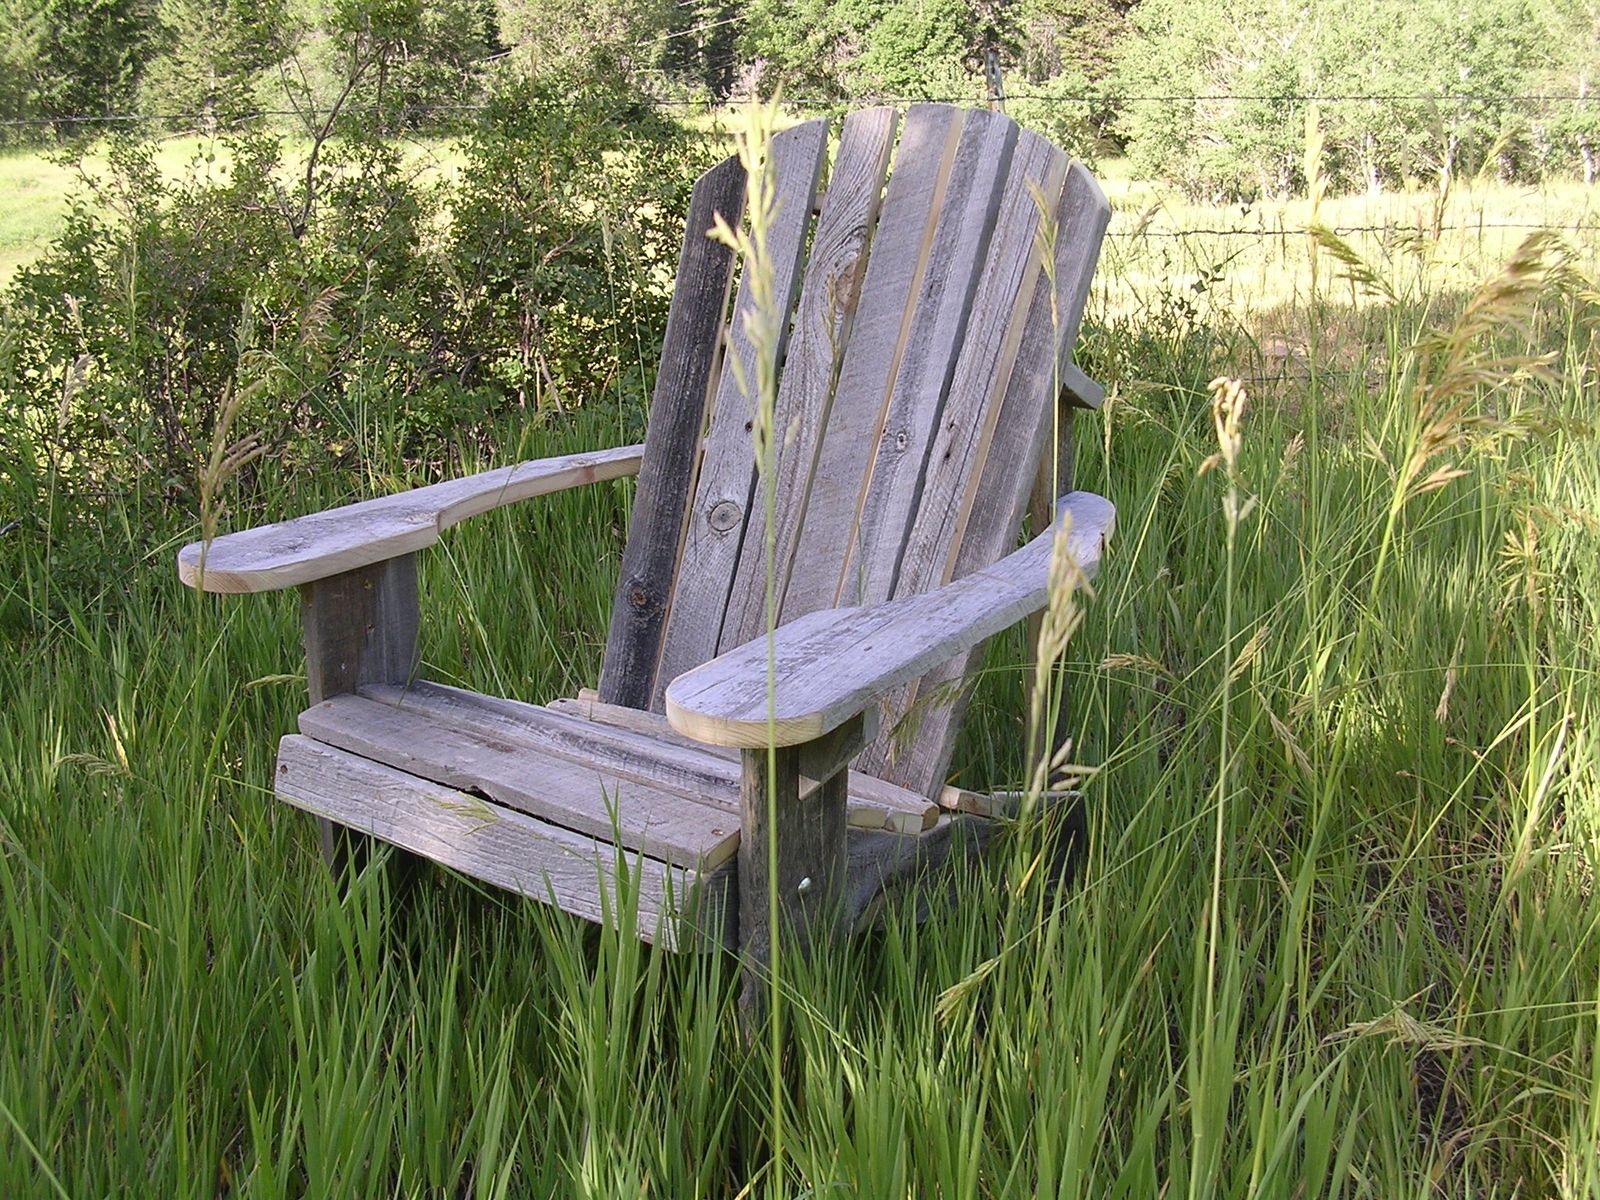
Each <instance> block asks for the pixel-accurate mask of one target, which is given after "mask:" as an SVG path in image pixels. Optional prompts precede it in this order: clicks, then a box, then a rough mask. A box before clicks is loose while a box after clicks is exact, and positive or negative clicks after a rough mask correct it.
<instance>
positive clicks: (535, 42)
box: [495, 0, 679, 87]
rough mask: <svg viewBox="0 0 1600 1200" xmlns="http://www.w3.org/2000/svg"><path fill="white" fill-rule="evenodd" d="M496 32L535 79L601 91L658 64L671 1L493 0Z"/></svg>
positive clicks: (673, 14)
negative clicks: (588, 83)
mask: <svg viewBox="0 0 1600 1200" xmlns="http://www.w3.org/2000/svg"><path fill="white" fill-rule="evenodd" d="M495 4H496V11H497V13H498V18H499V23H500V29H501V32H502V35H503V36H504V38H505V41H506V44H507V45H508V46H510V47H511V48H512V51H513V52H514V54H515V56H516V58H517V59H518V60H519V61H520V63H521V64H522V65H523V66H524V67H525V68H526V69H528V70H529V71H531V72H532V73H533V74H535V75H550V76H552V77H560V78H564V79H568V80H570V81H573V82H574V83H577V82H578V81H580V80H582V79H585V78H591V77H598V78H599V79H601V80H602V87H604V86H609V85H612V84H615V83H617V82H620V81H627V80H637V79H639V78H640V77H642V76H643V75H645V74H647V73H649V72H651V71H653V70H654V69H655V68H657V67H659V66H660V65H661V61H662V56H663V53H664V51H665V40H664V39H665V36H666V34H667V32H668V31H669V30H670V29H671V28H672V26H673V23H674V21H675V20H676V19H677V17H678V15H679V13H678V7H679V6H678V4H677V3H676V0H495Z"/></svg>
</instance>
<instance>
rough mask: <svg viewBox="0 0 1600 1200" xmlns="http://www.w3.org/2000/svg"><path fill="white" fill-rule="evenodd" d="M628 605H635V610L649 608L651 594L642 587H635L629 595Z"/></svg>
mask: <svg viewBox="0 0 1600 1200" xmlns="http://www.w3.org/2000/svg"><path fill="white" fill-rule="evenodd" d="M628 603H629V604H631V605H633V606H634V607H635V608H649V607H650V593H649V592H647V591H645V590H644V588H642V587H638V586H635V587H634V589H633V590H632V591H630V592H629V593H628Z"/></svg>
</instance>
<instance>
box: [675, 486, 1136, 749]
mask: <svg viewBox="0 0 1600 1200" xmlns="http://www.w3.org/2000/svg"><path fill="white" fill-rule="evenodd" d="M1059 511H1060V513H1061V514H1062V516H1063V517H1065V518H1066V519H1070V520H1071V533H1070V541H1069V552H1070V553H1071V554H1072V555H1073V556H1074V558H1076V560H1077V562H1078V563H1079V565H1080V567H1081V568H1082V569H1083V571H1084V573H1085V574H1086V575H1089V576H1091V577H1092V576H1093V574H1094V572H1095V571H1096V569H1097V568H1098V566H1099V562H1100V553H1101V547H1102V544H1103V542H1104V540H1105V538H1106V537H1108V536H1109V535H1110V532H1111V530H1112V527H1113V524H1114V522H1115V515H1116V513H1115V509H1113V508H1112V506H1111V505H1110V504H1109V503H1108V502H1107V501H1105V500H1103V499H1101V498H1100V497H1099V496H1095V495H1092V494H1090V493H1088V492H1074V493H1072V495H1070V496H1066V497H1063V498H1062V501H1061V508H1060V510H1059ZM1053 542H1054V534H1053V530H1052V531H1047V532H1046V533H1044V534H1042V535H1040V536H1039V537H1037V538H1035V539H1034V540H1033V541H1032V542H1030V543H1028V545H1027V546H1025V547H1023V548H1022V549H1021V550H1018V551H1016V552H1015V553H1013V554H1011V555H1008V556H1007V557H1006V558H1004V559H1001V560H1000V561H999V562H997V563H995V564H993V565H992V566H989V567H986V568H983V569H981V570H978V571H974V572H973V573H972V574H970V575H968V576H966V577H964V578H962V579H959V580H956V581H955V582H953V583H950V584H947V585H946V586H945V587H942V588H939V589H937V590H935V591H932V592H925V593H923V594H921V595H917V596H907V597H903V598H901V599H898V600H892V601H889V602H888V603H886V604H881V605H876V606H874V607H872V608H840V609H833V610H829V611H823V612H817V613H812V614H810V615H808V616H805V617H801V618H800V619H799V620H797V621H794V622H792V623H791V624H789V625H786V626H784V627H783V628H782V629H780V630H778V631H777V634H776V636H775V637H774V639H773V647H772V652H773V654H774V657H775V661H776V664H777V679H778V687H777V702H776V722H775V733H774V732H773V725H772V724H769V717H768V697H767V655H768V646H767V642H766V639H765V638H762V639H758V640H756V641H754V642H750V643H747V644H746V645H744V646H741V647H740V648H739V649H737V650H734V651H731V652H729V653H728V654H725V655H722V656H721V657H719V658H717V659H714V660H713V661H712V662H709V663H706V664H705V665H704V666H702V667H700V668H698V669H696V670H694V671H691V672H688V673H687V674H685V675H683V676H680V677H679V678H678V679H677V680H676V681H675V682H674V683H673V685H672V686H671V687H670V688H669V689H668V690H667V717H668V719H669V720H670V721H671V722H672V724H673V727H674V728H676V729H678V730H680V731H681V732H683V733H687V734H690V735H691V736H693V737H695V738H697V739H699V740H701V741H705V742H712V743H714V744H718V745H725V746H746V747H754V746H764V745H767V744H768V742H769V740H772V739H773V738H774V737H775V740H776V742H777V744H779V745H796V744H799V743H801V742H808V741H812V740H814V739H816V738H819V737H821V736H822V735H824V734H826V733H827V732H828V731H829V730H831V729H834V728H836V727H837V726H839V725H840V724H842V723H844V722H845V721H847V720H849V719H850V718H852V717H854V716H856V715H857V714H859V713H862V712H865V711H866V709H867V706H868V705H870V704H872V703H873V702H874V701H875V700H876V698H877V697H878V696H880V695H882V694H883V693H884V692H886V691H888V690H890V689H892V688H894V687H897V686H898V685H900V684H903V683H907V682H909V681H910V680H912V679H915V678H917V677H918V676H919V675H921V674H923V673H924V672H925V671H927V670H928V668H929V667H931V666H933V665H935V664H937V663H939V662H943V661H944V660H945V659H948V658H950V657H952V656H954V655H955V654H958V653H960V652H961V651H963V650H967V649H970V648H971V647H973V646H976V645H979V644H981V643H982V642H983V640H984V639H986V638H988V637H989V636H991V635H992V634H995V633H998V632H999V631H1000V630H1002V629H1004V628H1006V627H1007V626H1008V625H1011V624H1013V623H1015V622H1016V621H1018V620H1020V619H1021V618H1023V617H1025V616H1026V615H1027V614H1028V613H1030V612H1032V611H1034V610H1035V609H1037V608H1039V607H1040V606H1042V605H1043V603H1044V601H1045V598H1046V593H1047V584H1048V575H1049V562H1050V553H1051V548H1052V545H1053Z"/></svg>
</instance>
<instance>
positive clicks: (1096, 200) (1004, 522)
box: [862, 163, 1111, 795]
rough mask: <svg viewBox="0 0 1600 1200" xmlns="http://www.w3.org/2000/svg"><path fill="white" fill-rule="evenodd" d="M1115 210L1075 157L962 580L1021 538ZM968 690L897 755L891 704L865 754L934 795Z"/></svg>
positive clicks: (954, 675)
mask: <svg viewBox="0 0 1600 1200" xmlns="http://www.w3.org/2000/svg"><path fill="white" fill-rule="evenodd" d="M1110 219H1111V207H1110V205H1109V204H1108V203H1107V202H1106V198H1105V194H1104V193H1103V192H1102V191H1101V190H1100V187H1099V185H1098V184H1096V183H1095V181H1094V178H1093V177H1092V176H1091V175H1090V174H1089V172H1088V171H1087V170H1085V169H1084V167H1083V165H1082V164H1081V163H1074V164H1072V166H1071V168H1070V169H1069V171H1068V172H1067V181H1066V185H1065V186H1064V187H1063V189H1062V192H1061V200H1060V203H1059V204H1058V205H1057V208H1056V229H1057V235H1056V245H1055V288H1056V296H1055V299H1054V304H1053V305H1052V299H1051V296H1050V289H1049V286H1048V280H1047V279H1044V278H1041V280H1040V285H1039V287H1038V289H1037V291H1036V293H1035V296H1034V300H1033V303H1032V306H1031V307H1030V308H1029V310H1028V315H1027V322H1026V325H1025V326H1024V328H1023V333H1022V339H1021V343H1020V345H1019V346H1018V349H1017V352H1016V358H1015V361H1014V363H1013V366H1012V369H1011V376H1010V380H1009V382H1008V385H1007V388H1006V391H1005V395H1004V398H1003V399H1002V400H1001V402H1000V403H1001V411H1000V416H999V418H998V423H997V425H996V426H995V432H994V435H993V437H992V439H991V443H990V446H989V450H988V453H987V455H986V457H985V459H984V462H983V466H982V468H981V470H979V471H978V472H976V473H975V475H974V480H973V490H972V492H971V499H970V502H969V503H967V504H966V506H965V509H966V511H965V514H964V516H963V515H962V514H960V512H959V510H958V512H957V513H955V514H951V516H950V518H949V519H951V520H955V519H958V518H959V519H962V520H964V522H965V530H964V532H963V533H962V535H961V537H960V538H959V540H958V541H957V542H956V545H957V550H956V555H955V560H954V562H953V563H952V565H951V569H950V572H949V578H951V579H957V580H959V579H961V578H962V577H963V576H966V575H968V574H970V573H971V572H972V571H974V570H975V569H977V568H978V567H981V566H982V565H983V564H985V563H989V562H993V561H994V560H995V559H996V558H997V557H999V556H1000V555H1001V554H1003V553H1005V551H1006V550H1007V549H1008V547H1009V546H1010V545H1012V544H1013V541H1012V539H1014V538H1015V536H1016V530H1017V528H1018V527H1019V526H1020V525H1021V522H1022V514H1023V511H1024V508H1025V506H1026V504H1027V502H1028V494H1029V490H1030V489H1031V487H1032V484H1033V479H1034V472H1035V471H1036V470H1037V469H1038V462H1039V457H1040V452H1041V448H1042V446H1043V445H1044V440H1045V431H1046V430H1047V429H1048V428H1049V426H1050V423H1051V421H1052V419H1053V411H1054V405H1053V400H1054V393H1055V389H1054V387H1053V386H1052V385H1053V382H1054V381H1056V380H1059V378H1060V373H1059V372H1060V367H1061V366H1062V365H1063V364H1065V363H1066V362H1068V361H1070V360H1069V354H1070V351H1071V348H1072V345H1073V343H1074V342H1075V341H1076V340H1077V335H1078V327H1079V325H1080V323H1081V322H1082V319H1083V310H1084V305H1085V304H1086V302H1087V300H1088V295H1089V285H1090V282H1091V281H1092V279H1093V277H1094V268H1095V265H1096V263H1097V262H1098V261H1099V256H1100V244H1101V241H1102V239H1103V238H1104V236H1105V230H1106V226H1107V224H1108V223H1109V222H1110ZM938 519H941V518H940V517H938V516H936V515H935V514H933V513H932V511H931V510H926V511H925V516H924V517H923V518H922V521H923V522H932V521H935V520H938ZM919 536H928V534H926V533H919V532H918V531H913V537H914V538H915V537H919ZM930 540H933V541H938V540H939V538H938V537H931V538H930ZM979 650H980V646H978V645H976V644H975V645H974V646H972V647H969V648H968V649H966V650H965V651H964V652H963V653H962V655H961V656H960V657H959V659H954V658H953V659H952V661H951V662H949V663H948V664H947V666H946V667H945V668H944V670H943V671H942V672H941V673H940V674H939V675H937V676H935V677H934V679H933V680H929V681H926V682H925V685H924V686H927V685H928V684H932V683H935V682H937V681H938V680H941V679H959V678H963V677H965V676H966V675H967V674H968V673H969V672H970V670H971V668H972V666H973V664H974V661H975V656H976V655H977V653H978V652H979ZM966 699H967V693H966V691H965V690H964V689H963V690H958V691H957V692H956V694H955V698H954V701H953V702H952V703H948V704H931V705H923V706H920V708H919V711H918V712H917V714H916V720H917V736H916V737H915V738H914V739H913V740H912V741H911V742H910V743H909V745H908V746H907V747H906V748H905V750H904V752H902V753H900V754H899V755H898V756H893V757H892V760H891V756H890V755H889V754H887V753H885V751H886V750H887V749H888V748H889V747H891V746H892V745H893V740H892V739H893V737H894V732H893V730H894V726H895V723H896V722H897V721H898V719H899V717H900V715H901V712H903V711H905V708H904V706H902V707H901V708H900V709H899V710H898V711H892V712H891V711H885V713H884V732H883V734H882V735H881V736H880V738H879V740H878V742H877V744H876V745H874V746H873V747H871V748H870V749H869V750H868V751H867V753H866V754H865V755H864V756H863V759H862V765H863V766H864V768H865V769H867V770H868V771H870V772H871V773H872V774H874V775H878V776H880V777H882V778H886V779H889V780H891V781H892V782H895V783H899V784H901V785H902V786H904V787H907V788H909V789H911V790H913V791H917V792H921V793H923V794H925V795H926V794H931V792H932V791H934V790H936V789H937V788H938V786H939V785H940V784H942V783H943V781H944V774H945V771H946V770H947V769H948V766H949V761H950V752H951V749H952V748H953V745H954V740H955V738H954V735H955V730H956V728H957V727H958V725H959V722H960V718H961V716H962V715H963V714H964V713H965V711H966ZM913 702H914V698H912V697H910V696H908V697H907V698H906V700H905V704H907V705H908V704H910V703H913Z"/></svg>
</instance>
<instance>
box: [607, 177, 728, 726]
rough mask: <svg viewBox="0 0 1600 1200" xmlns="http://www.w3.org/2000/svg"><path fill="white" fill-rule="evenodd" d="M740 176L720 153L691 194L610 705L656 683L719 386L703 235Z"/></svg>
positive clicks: (614, 623)
mask: <svg viewBox="0 0 1600 1200" xmlns="http://www.w3.org/2000/svg"><path fill="white" fill-rule="evenodd" d="M744 202H745V175H744V167H742V166H741V165H740V163H739V160H738V159H737V158H727V159H724V160H723V161H722V162H720V163H718V164H717V165H716V166H714V167H712V168H711V169H710V170H709V171H707V172H706V173H705V174H704V175H702V176H701V177H700V178H699V179H698V180H697V181H696V182H695V185H694V191H693V192H691V193H690V196H689V216H688V220H687V222H686V223H685V226H684V233H683V252H682V254H681V255H680V256H679V259H678V275H677V279H676V281H675V282H674V284H673V288H672V307H671V309H670V310H669V312H668V315H667V328H666V333H665V335H664V337H663V340H662V345H661V362H660V366H659V367H658V368H657V371H656V383H655V391H654V392H653V393H652V397H651V401H650V424H649V426H648V428H647V429H646V431H645V439H644V455H643V459H642V461H641V462H640V464H639V483H638V487H637V489H636V490H635V492H634V500H633V521H632V523H631V524H630V526H629V529H628V541H627V545H626V546H625V547H624V548H623V552H622V569H621V572H620V574H619V575H618V577H617V591H616V597H615V599H614V601H613V602H612V605H611V630H610V632H609V634H608V635H607V637H606V653H605V663H604V665H603V667H602V668H601V671H600V691H601V693H602V695H603V698H604V699H605V700H606V701H607V702H609V703H612V704H626V705H630V706H631V707H634V708H647V707H649V704H650V697H651V696H652V695H653V694H654V690H655V671H656V663H657V661H658V660H659V659H660V657H661V634H662V630H663V628H664V626H665V622H666V616H667V606H668V604H669V602H670V601H671V597H672V580H673V567H674V564H675V563H676V562H677V560H678V551H679V548H680V547H681V546H682V544H683V534H684V523H685V517H686V516H687V512H688V504H689V498H690V497H691V496H692V495H693V494H694V477H695V469H696V467H697V465H698V463H699V461H700V451H699V446H700V435H701V433H702V432H703V431H704V429H705V420H706V409H707V407H708V406H709V405H710V402H711V396H712V394H713V393H714V392H715V391H716V387H717V382H718V366H719V354H720V350H719V347H720V340H721V336H722V329H723V325H724V324H725V322H726V318H727V312H728V295H729V292H730V291H731V288H732V282H733V251H732V250H731V249H729V248H728V247H726V246H724V245H722V244H721V243H719V242H715V241H713V240H712V239H711V238H709V237H707V236H706V235H707V232H708V231H709V230H710V229H711V228H712V226H713V225H714V224H715V223H716V219H717V217H718V216H721V217H722V219H723V220H725V221H726V222H727V223H728V224H729V226H732V227H737V226H738V224H739V222H740V220H741V219H742V218H743V214H744Z"/></svg>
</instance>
